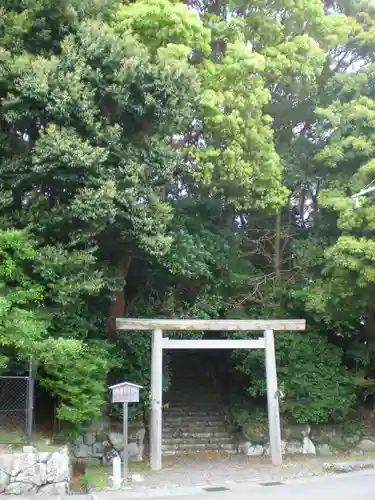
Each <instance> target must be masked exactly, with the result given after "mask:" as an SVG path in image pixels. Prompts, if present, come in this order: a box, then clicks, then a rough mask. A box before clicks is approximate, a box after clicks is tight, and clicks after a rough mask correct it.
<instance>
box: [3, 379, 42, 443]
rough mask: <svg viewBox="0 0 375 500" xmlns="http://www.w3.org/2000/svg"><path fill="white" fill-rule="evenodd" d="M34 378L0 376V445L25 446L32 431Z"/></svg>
mask: <svg viewBox="0 0 375 500" xmlns="http://www.w3.org/2000/svg"><path fill="white" fill-rule="evenodd" d="M33 409H34V377H33V374H32V372H31V370H30V373H29V375H28V376H18V375H16V376H11V375H2V376H0V443H2V444H27V443H29V442H30V440H31V435H32V431H33V413H34V412H33Z"/></svg>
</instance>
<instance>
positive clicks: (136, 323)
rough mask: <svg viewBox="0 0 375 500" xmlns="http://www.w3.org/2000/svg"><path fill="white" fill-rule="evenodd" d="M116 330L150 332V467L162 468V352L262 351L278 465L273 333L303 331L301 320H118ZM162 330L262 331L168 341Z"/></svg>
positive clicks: (273, 455) (272, 445)
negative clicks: (238, 337) (240, 336)
mask: <svg viewBox="0 0 375 500" xmlns="http://www.w3.org/2000/svg"><path fill="white" fill-rule="evenodd" d="M116 327H117V329H118V330H131V331H135V330H137V331H139V330H151V331H152V354H151V419H150V466H151V469H152V470H161V468H162V399H163V385H162V377H163V350H164V349H265V364H266V377H267V405H268V426H269V437H270V449H271V458H272V463H273V464H274V465H280V464H281V463H282V451H281V430H280V410H279V397H278V394H279V393H278V388H277V373H276V358H275V340H274V332H275V331H301V330H305V328H306V322H305V320H301V319H289V320H287V319H280V320H231V319H218V320H216V319H213V320H200V319H131V318H118V319H117V320H116ZM163 330H166V331H177V330H179V331H188V330H190V331H192V330H193V331H227V332H228V331H263V332H264V335H263V337H259V338H258V339H255V340H254V339H244V340H236V339H219V340H203V339H186V340H180V339H169V338H167V337H163Z"/></svg>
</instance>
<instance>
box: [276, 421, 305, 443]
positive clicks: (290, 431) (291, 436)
mask: <svg viewBox="0 0 375 500" xmlns="http://www.w3.org/2000/svg"><path fill="white" fill-rule="evenodd" d="M310 433H311V427H310V426H309V425H308V424H296V425H292V426H290V427H285V428H283V429H282V436H283V439H285V441H299V440H301V441H302V440H303V438H304V437H308V436H310Z"/></svg>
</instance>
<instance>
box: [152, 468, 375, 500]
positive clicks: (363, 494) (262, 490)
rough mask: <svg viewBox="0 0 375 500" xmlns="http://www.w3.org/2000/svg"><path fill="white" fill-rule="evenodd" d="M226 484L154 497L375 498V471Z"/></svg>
mask: <svg viewBox="0 0 375 500" xmlns="http://www.w3.org/2000/svg"><path fill="white" fill-rule="evenodd" d="M227 487H228V488H230V490H229V491H221V492H218V491H212V492H207V491H204V490H200V491H197V492H196V493H193V494H189V495H181V494H177V495H173V494H171V493H170V492H169V494H167V495H165V496H164V495H163V496H160V497H156V496H153V495H152V496H153V498H154V499H156V498H163V499H168V500H203V499H205V500H375V472H374V471H372V472H370V471H366V472H359V473H351V474H343V475H337V476H324V477H316V478H304V479H294V480H290V481H288V482H287V483H285V484H283V485H279V486H276V485H275V486H260V485H255V484H254V485H249V484H247V485H245V484H242V485H234V486H227ZM147 497H148V498H150V496H149V495H147ZM147 497H146V498H147Z"/></svg>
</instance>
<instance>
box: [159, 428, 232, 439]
mask: <svg viewBox="0 0 375 500" xmlns="http://www.w3.org/2000/svg"><path fill="white" fill-rule="evenodd" d="M227 437H228V432H227V431H226V430H225V429H222V430H221V431H217V432H207V431H206V432H199V431H198V432H197V431H195V430H192V431H186V429H184V430H183V431H181V432H180V431H176V430H175V429H167V430H164V431H163V439H164V438H165V439H185V438H186V439H193V438H194V439H195V438H197V439H221V438H223V439H225V438H227Z"/></svg>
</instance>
